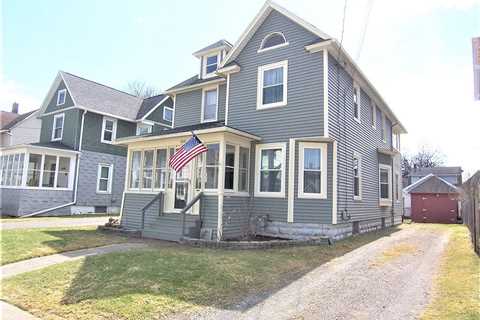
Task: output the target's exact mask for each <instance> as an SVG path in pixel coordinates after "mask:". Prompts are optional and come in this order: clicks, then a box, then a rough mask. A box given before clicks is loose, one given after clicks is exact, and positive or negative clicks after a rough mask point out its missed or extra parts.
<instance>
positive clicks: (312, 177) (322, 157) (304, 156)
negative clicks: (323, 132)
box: [298, 142, 327, 199]
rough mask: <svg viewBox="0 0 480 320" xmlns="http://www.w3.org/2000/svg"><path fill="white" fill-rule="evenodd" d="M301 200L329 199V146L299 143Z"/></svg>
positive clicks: (299, 187)
mask: <svg viewBox="0 0 480 320" xmlns="http://www.w3.org/2000/svg"><path fill="white" fill-rule="evenodd" d="M298 168H299V176H298V197H299V198H321V199H324V198H326V197H327V144H325V143H317V142H300V143H299V165H298Z"/></svg>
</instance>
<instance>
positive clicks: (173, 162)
mask: <svg viewBox="0 0 480 320" xmlns="http://www.w3.org/2000/svg"><path fill="white" fill-rule="evenodd" d="M207 150H208V149H207V147H206V146H205V145H204V144H203V143H202V141H200V139H198V137H197V136H196V135H193V136H192V137H191V138H190V139H188V141H187V142H185V144H183V145H182V146H181V147H180V148H178V149H177V151H176V152H175V153H174V154H173V156H172V157H171V158H170V161H169V162H168V165H169V166H170V168H172V169H173V170H175V171H180V170H182V168H183V167H184V166H185V165H186V164H187V163H189V162H190V161H191V160H192V159H193V158H195V157H196V156H197V155H199V154H200V153H202V152H205V151H207Z"/></svg>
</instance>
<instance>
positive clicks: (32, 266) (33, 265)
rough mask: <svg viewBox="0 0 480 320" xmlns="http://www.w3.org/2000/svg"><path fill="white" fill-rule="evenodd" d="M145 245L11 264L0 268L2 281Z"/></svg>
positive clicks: (84, 251)
mask: <svg viewBox="0 0 480 320" xmlns="http://www.w3.org/2000/svg"><path fill="white" fill-rule="evenodd" d="M146 246H147V245H146V244H144V243H119V244H112V245H108V246H104V247H97V248H88V249H81V250H75V251H68V252H63V253H58V254H52V255H49V256H45V257H39V258H33V259H28V260H23V261H19V262H14V263H10V264H7V265H4V266H2V267H0V279H5V278H8V277H12V276H15V275H17V274H21V273H24V272H29V271H34V270H38V269H42V268H45V267H48V266H51V265H54V264H58V263H63V262H67V261H73V260H78V259H81V258H84V257H89V256H95V255H99V254H105V253H110V252H118V251H127V250H131V249H138V248H144V247H146Z"/></svg>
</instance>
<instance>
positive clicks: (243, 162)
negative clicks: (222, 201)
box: [238, 147, 250, 192]
mask: <svg viewBox="0 0 480 320" xmlns="http://www.w3.org/2000/svg"><path fill="white" fill-rule="evenodd" d="M239 150H240V155H239V160H240V161H239V162H240V164H239V168H238V191H239V192H248V165H249V161H250V150H249V149H248V148H244V147H240V149H239Z"/></svg>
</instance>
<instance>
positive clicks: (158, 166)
mask: <svg viewBox="0 0 480 320" xmlns="http://www.w3.org/2000/svg"><path fill="white" fill-rule="evenodd" d="M166 181H167V149H158V150H157V155H156V161H155V185H154V188H155V189H165V183H166Z"/></svg>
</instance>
